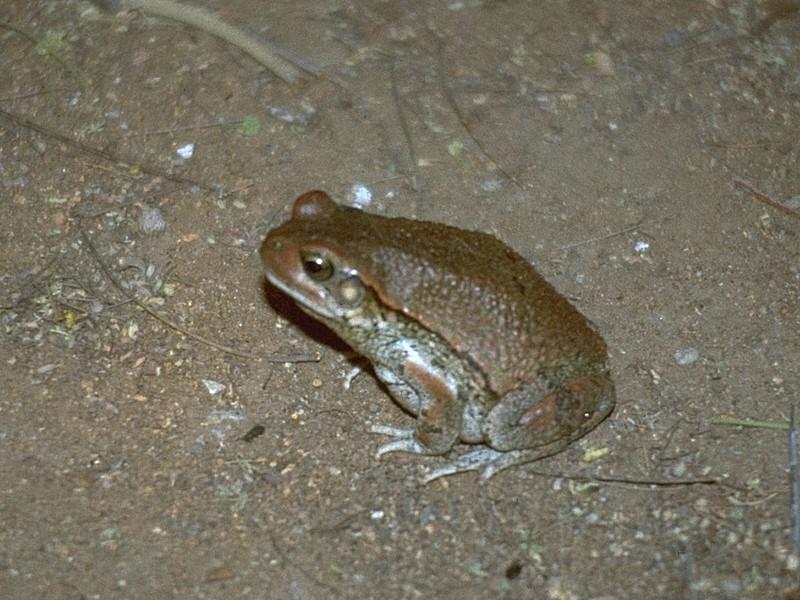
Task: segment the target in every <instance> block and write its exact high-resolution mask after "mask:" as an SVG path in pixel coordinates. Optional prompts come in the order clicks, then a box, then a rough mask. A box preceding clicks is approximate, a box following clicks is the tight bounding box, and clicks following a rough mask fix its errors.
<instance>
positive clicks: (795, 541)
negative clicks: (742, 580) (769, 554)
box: [787, 402, 800, 554]
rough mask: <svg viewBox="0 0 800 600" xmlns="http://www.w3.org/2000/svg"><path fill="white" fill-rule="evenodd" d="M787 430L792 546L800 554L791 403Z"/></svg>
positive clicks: (799, 485)
mask: <svg viewBox="0 0 800 600" xmlns="http://www.w3.org/2000/svg"><path fill="white" fill-rule="evenodd" d="M790 419H791V423H792V426H791V428H790V429H789V438H788V440H787V441H788V446H789V503H790V506H791V511H792V545H793V546H794V552H795V554H800V472H798V468H797V420H796V418H795V406H794V402H792V410H791V416H790Z"/></svg>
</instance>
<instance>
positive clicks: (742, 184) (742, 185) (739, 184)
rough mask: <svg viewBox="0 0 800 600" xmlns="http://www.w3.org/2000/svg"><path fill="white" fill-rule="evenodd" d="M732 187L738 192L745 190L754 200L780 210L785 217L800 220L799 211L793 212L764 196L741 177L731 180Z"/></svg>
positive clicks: (793, 210) (780, 203)
mask: <svg viewBox="0 0 800 600" xmlns="http://www.w3.org/2000/svg"><path fill="white" fill-rule="evenodd" d="M733 187H735V188H739V189H740V190H745V191H748V192H750V193H751V194H752V195H753V197H754V198H755V199H756V200H759V201H760V202H763V203H764V204H769V205H770V206H771V207H773V208H777V209H779V210H782V211H783V212H785V213H786V214H787V215H791V216H793V217H794V218H795V219H800V211H798V210H795V209H793V208H789V207H788V206H786V205H785V204H784V203H783V202H781V201H780V200H775V199H774V198H772V197H771V196H769V195H768V194H765V193H764V192H762V191H761V190H758V189H756V187H755V186H754V185H753V184H752V183H750V182H749V181H745V180H744V179H742V178H741V177H734V178H733Z"/></svg>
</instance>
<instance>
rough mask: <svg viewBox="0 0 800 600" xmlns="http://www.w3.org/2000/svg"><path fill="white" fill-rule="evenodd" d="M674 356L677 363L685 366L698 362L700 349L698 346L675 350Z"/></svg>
mask: <svg viewBox="0 0 800 600" xmlns="http://www.w3.org/2000/svg"><path fill="white" fill-rule="evenodd" d="M672 358H673V360H674V361H675V363H676V364H679V365H680V366H682V367H685V366H687V365H691V364H692V363H695V362H697V359H699V358H700V351H699V350H698V349H697V348H684V349H683V350H678V351H677V352H675V354H673V355H672Z"/></svg>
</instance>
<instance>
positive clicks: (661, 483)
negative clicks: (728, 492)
mask: <svg viewBox="0 0 800 600" xmlns="http://www.w3.org/2000/svg"><path fill="white" fill-rule="evenodd" d="M527 472H528V473H533V474H534V475H541V476H543V477H552V478H556V479H557V478H561V479H568V480H571V481H587V482H593V481H596V482H599V483H618V484H621V485H633V486H645V487H683V486H690V485H717V484H718V483H719V481H718V480H716V479H714V478H711V477H707V478H697V479H638V478H631V479H629V478H627V477H598V476H589V475H564V474H560V473H547V472H545V471H527Z"/></svg>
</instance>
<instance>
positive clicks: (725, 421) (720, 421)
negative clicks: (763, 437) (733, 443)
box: [711, 417, 789, 430]
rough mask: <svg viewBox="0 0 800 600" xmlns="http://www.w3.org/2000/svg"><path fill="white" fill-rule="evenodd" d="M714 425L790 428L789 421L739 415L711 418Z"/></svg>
mask: <svg viewBox="0 0 800 600" xmlns="http://www.w3.org/2000/svg"><path fill="white" fill-rule="evenodd" d="M711 424H712V425H731V426H733V427H754V428H757V429H781V430H786V429H789V424H788V423H779V422H777V421H758V420H756V419H740V418H738V417H717V418H716V419H711Z"/></svg>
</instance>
